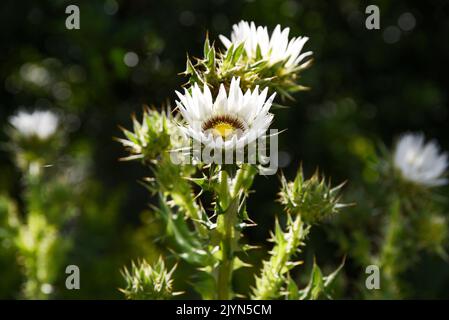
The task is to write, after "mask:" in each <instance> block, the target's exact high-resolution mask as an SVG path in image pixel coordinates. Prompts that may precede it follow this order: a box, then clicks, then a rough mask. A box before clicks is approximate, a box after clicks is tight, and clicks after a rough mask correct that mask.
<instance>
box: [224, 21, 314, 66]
mask: <svg viewBox="0 0 449 320" xmlns="http://www.w3.org/2000/svg"><path fill="white" fill-rule="evenodd" d="M232 30H233V31H232V33H231V39H228V38H227V37H225V36H223V35H220V40H221V42H223V45H224V46H225V47H226V48H227V49H229V47H231V45H234V47H236V46H238V45H240V44H241V43H244V48H245V52H246V55H247V56H248V58H249V59H250V60H253V61H254V60H256V59H257V55H258V50H260V51H259V52H260V55H261V58H262V59H263V60H266V61H268V63H269V65H274V64H276V63H278V62H284V63H285V64H284V67H285V68H286V70H287V71H292V70H293V69H295V68H296V67H298V66H299V65H300V63H301V62H302V61H303V60H304V59H305V58H306V57H308V56H310V55H312V52H311V51H307V52H304V53H302V49H303V47H304V44H305V43H306V42H307V40H309V38H307V37H297V38H296V37H294V38H291V39H289V38H288V36H289V32H290V28H285V29H281V26H280V25H277V26H276V28H275V29H274V31H273V33H272V34H271V37H270V35H269V33H268V29H267V27H262V26H257V27H256V25H255V24H254V22H247V21H240V22H239V23H238V24H235V25H233V27H232Z"/></svg>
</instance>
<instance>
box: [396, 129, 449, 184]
mask: <svg viewBox="0 0 449 320" xmlns="http://www.w3.org/2000/svg"><path fill="white" fill-rule="evenodd" d="M394 165H395V167H396V168H397V169H399V171H400V172H401V174H402V177H403V178H404V179H406V180H408V181H411V182H414V183H417V184H420V185H423V186H427V187H435V186H440V185H444V184H446V183H447V179H446V178H443V174H444V173H445V171H446V169H447V167H448V155H447V154H446V153H440V148H439V146H438V144H437V143H436V142H434V141H430V142H427V143H425V138H424V135H422V134H416V133H415V134H414V133H407V134H405V135H403V136H402V137H401V138H400V139H399V141H398V143H397V145H396V149H395V151H394Z"/></svg>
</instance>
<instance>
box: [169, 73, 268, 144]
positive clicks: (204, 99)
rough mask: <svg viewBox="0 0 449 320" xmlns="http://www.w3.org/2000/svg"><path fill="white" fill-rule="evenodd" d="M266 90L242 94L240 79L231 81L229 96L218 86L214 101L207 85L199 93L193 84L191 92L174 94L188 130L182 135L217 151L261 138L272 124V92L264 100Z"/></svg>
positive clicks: (183, 128) (222, 87)
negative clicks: (270, 111) (176, 96)
mask: <svg viewBox="0 0 449 320" xmlns="http://www.w3.org/2000/svg"><path fill="white" fill-rule="evenodd" d="M267 93H268V89H267V88H266V89H265V90H263V91H262V92H259V88H258V87H257V86H256V88H255V89H254V90H253V91H251V90H247V91H246V93H243V91H242V89H241V88H240V78H233V79H232V81H231V86H230V88H229V92H228V94H226V89H225V87H224V86H223V85H221V86H220V90H219V92H218V95H217V97H216V98H215V101H214V99H213V97H212V93H211V92H210V90H209V87H208V86H204V90H203V91H202V90H201V89H200V88H199V87H198V85H197V84H195V85H194V86H193V87H192V89H191V93H189V91H188V90H185V93H184V94H182V93H180V92H178V91H176V94H177V95H178V97H179V100H180V101H176V105H177V107H178V108H179V110H180V112H181V114H182V116H183V117H184V119H185V120H186V122H187V127H182V130H184V132H185V133H186V134H187V135H188V136H190V137H192V138H193V139H195V140H196V141H199V142H201V143H203V144H205V145H208V146H210V147H214V148H215V147H217V148H220V149H222V148H224V149H228V148H233V147H235V146H244V145H246V144H249V143H251V142H253V141H255V140H256V139H257V138H259V137H260V136H262V135H263V134H264V133H265V132H266V131H267V130H268V127H269V126H270V124H271V121H272V120H273V115H272V114H271V113H269V110H270V107H271V104H272V102H273V99H274V97H275V95H276V94H275V93H274V94H272V95H271V96H270V97H269V98H268V99H267Z"/></svg>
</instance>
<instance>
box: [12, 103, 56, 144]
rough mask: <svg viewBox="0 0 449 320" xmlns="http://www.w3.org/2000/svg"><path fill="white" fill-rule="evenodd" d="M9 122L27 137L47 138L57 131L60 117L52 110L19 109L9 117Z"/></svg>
mask: <svg viewBox="0 0 449 320" xmlns="http://www.w3.org/2000/svg"><path fill="white" fill-rule="evenodd" d="M9 123H10V124H11V125H12V126H13V127H14V128H15V129H16V130H17V131H18V132H19V133H20V134H21V135H23V136H25V137H32V136H35V137H38V138H39V139H41V140H46V139H48V138H50V137H51V136H53V135H54V134H55V133H56V130H57V129H58V126H59V117H58V116H57V115H56V114H55V113H53V112H51V111H39V110H36V111H33V112H26V111H19V112H18V113H17V114H16V115H14V116H12V117H11V118H10V119H9Z"/></svg>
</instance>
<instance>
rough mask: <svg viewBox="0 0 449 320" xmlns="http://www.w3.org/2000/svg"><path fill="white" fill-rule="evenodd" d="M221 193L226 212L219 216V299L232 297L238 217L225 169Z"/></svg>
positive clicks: (222, 174)
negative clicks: (234, 246)
mask: <svg viewBox="0 0 449 320" xmlns="http://www.w3.org/2000/svg"><path fill="white" fill-rule="evenodd" d="M220 185H221V186H220V194H219V195H218V196H219V199H217V201H218V202H219V205H220V206H221V208H226V210H225V212H224V213H222V214H220V215H219V216H218V218H217V219H218V221H217V228H218V230H219V231H220V234H221V243H220V247H221V252H222V257H221V261H220V264H219V266H218V280H217V285H218V288H217V289H218V299H220V300H229V299H231V298H232V288H231V283H232V271H233V261H234V248H233V242H234V240H235V235H236V231H235V223H236V219H237V210H238V202H236V201H235V199H233V200H231V201H230V192H229V187H228V174H227V172H226V171H225V170H222V171H221V174H220Z"/></svg>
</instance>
